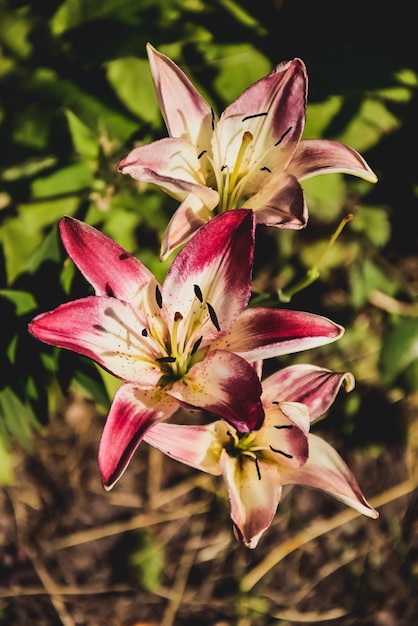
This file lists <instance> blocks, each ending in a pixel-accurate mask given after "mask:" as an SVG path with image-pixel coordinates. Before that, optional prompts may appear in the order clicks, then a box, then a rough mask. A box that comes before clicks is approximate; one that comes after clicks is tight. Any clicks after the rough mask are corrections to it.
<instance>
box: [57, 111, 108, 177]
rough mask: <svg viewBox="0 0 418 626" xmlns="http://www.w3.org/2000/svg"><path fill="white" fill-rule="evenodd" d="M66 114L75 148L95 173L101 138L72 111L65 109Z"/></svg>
mask: <svg viewBox="0 0 418 626" xmlns="http://www.w3.org/2000/svg"><path fill="white" fill-rule="evenodd" d="M64 113H65V115H66V117H67V122H68V127H69V129H70V133H71V138H72V140H73V145H74V148H75V149H76V151H77V153H78V154H79V155H80V156H81V158H82V159H83V160H84V161H86V162H87V163H88V164H89V166H90V169H91V170H92V171H95V170H96V168H97V160H98V158H99V152H100V145H99V138H98V137H97V136H96V135H95V133H93V131H92V130H91V129H90V128H89V127H88V126H86V124H84V123H83V122H82V121H81V120H80V118H78V117H77V115H75V113H73V112H72V111H70V109H65V111H64Z"/></svg>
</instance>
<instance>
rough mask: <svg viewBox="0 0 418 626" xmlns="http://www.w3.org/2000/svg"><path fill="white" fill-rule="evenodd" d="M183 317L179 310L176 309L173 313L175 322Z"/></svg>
mask: <svg viewBox="0 0 418 626" xmlns="http://www.w3.org/2000/svg"><path fill="white" fill-rule="evenodd" d="M182 319H183V316H182V314H181V313H180V311H176V312H175V313H174V321H175V322H181V320H182Z"/></svg>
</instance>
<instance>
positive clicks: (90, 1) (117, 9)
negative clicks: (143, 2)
mask: <svg viewBox="0 0 418 626" xmlns="http://www.w3.org/2000/svg"><path fill="white" fill-rule="evenodd" d="M129 8H130V9H131V10H130V11H128V9H129ZM137 10H138V4H137V2H134V1H133V0H101V2H97V0H65V1H64V2H62V3H61V6H60V7H59V8H58V10H57V12H56V13H55V15H54V16H53V17H52V19H51V21H50V26H51V29H52V32H53V33H54V35H61V34H62V33H64V32H65V31H67V30H69V29H71V28H75V27H76V26H79V25H80V24H84V23H85V22H89V21H92V20H100V19H107V18H110V17H113V19H118V20H119V21H121V22H124V21H127V22H129V21H133V19H134V14H135V12H136V11H137Z"/></svg>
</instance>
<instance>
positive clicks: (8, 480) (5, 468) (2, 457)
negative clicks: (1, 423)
mask: <svg viewBox="0 0 418 626" xmlns="http://www.w3.org/2000/svg"><path fill="white" fill-rule="evenodd" d="M0 430H1V428H0ZM13 470H14V456H13V451H12V450H10V449H9V448H8V447H7V446H6V445H5V442H4V441H2V440H1V439H0V485H11V484H12V483H13Z"/></svg>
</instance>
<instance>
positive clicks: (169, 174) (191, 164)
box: [118, 138, 219, 209]
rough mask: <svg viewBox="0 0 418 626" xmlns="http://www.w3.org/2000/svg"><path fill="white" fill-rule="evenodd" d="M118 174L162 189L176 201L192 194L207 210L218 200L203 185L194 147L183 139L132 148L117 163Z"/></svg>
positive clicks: (165, 140) (217, 195) (202, 177)
mask: <svg viewBox="0 0 418 626" xmlns="http://www.w3.org/2000/svg"><path fill="white" fill-rule="evenodd" d="M118 170H119V172H121V173H122V174H129V175H130V176H132V178H135V179H136V180H141V181H143V182H145V183H153V184H155V185H158V186H159V187H162V188H163V189H164V190H165V191H166V192H167V193H169V194H170V195H171V196H173V197H174V198H176V199H177V200H183V199H184V198H185V197H186V195H187V194H189V193H193V194H195V195H196V196H198V197H199V198H201V200H202V201H203V202H204V203H205V205H206V206H207V207H208V208H210V209H213V208H214V207H215V206H216V204H217V203H218V200H219V194H218V192H217V191H215V190H214V189H211V188H210V187H208V186H207V185H206V184H205V178H204V175H203V173H202V171H201V168H200V161H199V159H198V152H197V151H196V147H195V146H194V145H192V144H191V143H189V142H188V141H185V140H184V139H172V138H165V139H159V140H158V141H154V142H153V143H151V144H148V145H145V146H139V148H134V149H133V150H132V151H131V152H130V153H129V154H128V155H127V156H126V157H125V158H123V159H122V160H121V161H120V163H119V165H118Z"/></svg>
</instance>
